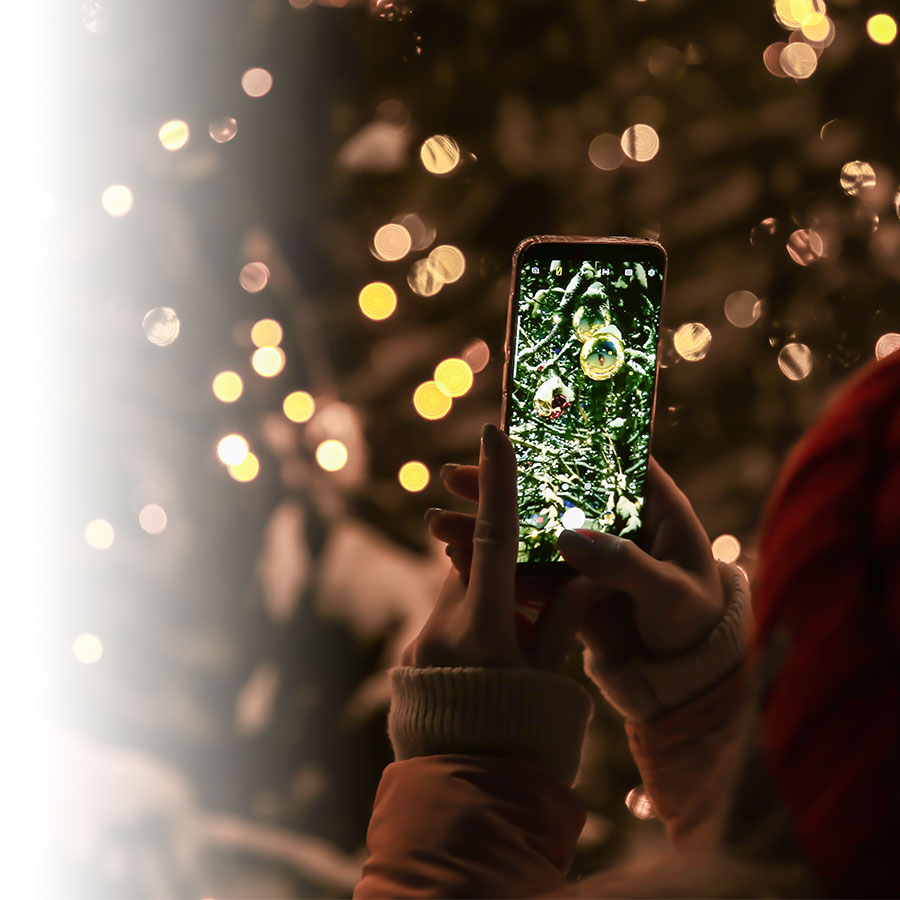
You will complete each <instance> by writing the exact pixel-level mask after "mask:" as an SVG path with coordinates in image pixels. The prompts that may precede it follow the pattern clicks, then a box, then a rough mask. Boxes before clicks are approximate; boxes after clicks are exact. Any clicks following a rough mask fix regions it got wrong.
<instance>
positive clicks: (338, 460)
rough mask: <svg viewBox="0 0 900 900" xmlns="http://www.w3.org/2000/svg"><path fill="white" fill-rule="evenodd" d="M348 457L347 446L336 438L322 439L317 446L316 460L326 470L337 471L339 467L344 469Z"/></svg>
mask: <svg viewBox="0 0 900 900" xmlns="http://www.w3.org/2000/svg"><path fill="white" fill-rule="evenodd" d="M348 458H349V455H348V453H347V448H346V447H345V446H344V444H343V443H341V441H338V440H335V439H334V438H329V439H328V440H327V441H322V443H321V444H319V446H318V447H316V462H317V463H318V464H319V465H320V466H321V467H322V468H323V469H324V470H325V471H326V472H337V471H338V469H343V468H344V466H345V465H347V459H348Z"/></svg>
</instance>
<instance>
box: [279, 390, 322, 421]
mask: <svg viewBox="0 0 900 900" xmlns="http://www.w3.org/2000/svg"><path fill="white" fill-rule="evenodd" d="M282 409H283V410H284V414H285V415H286V416H287V417H288V418H289V419H290V420H291V421H292V422H308V421H309V420H310V419H311V418H312V417H313V413H314V412H315V411H316V401H315V400H314V399H313V396H312V394H310V393H308V392H307V391H292V392H291V393H290V394H288V395H287V397H285V398H284V403H283V404H282Z"/></svg>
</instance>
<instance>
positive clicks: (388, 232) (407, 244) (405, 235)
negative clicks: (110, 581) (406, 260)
mask: <svg viewBox="0 0 900 900" xmlns="http://www.w3.org/2000/svg"><path fill="white" fill-rule="evenodd" d="M411 249H412V237H411V236H410V233H409V232H408V231H407V230H406V229H405V228H404V227H403V226H402V225H400V224H399V223H397V222H389V223H388V224H387V225H382V226H381V228H379V229H378V231H376V232H375V237H373V238H372V252H373V254H374V255H375V256H376V257H377V258H378V259H380V260H382V262H396V261H397V260H398V259H403V257H404V256H406V254H407V253H409V251H410V250H411Z"/></svg>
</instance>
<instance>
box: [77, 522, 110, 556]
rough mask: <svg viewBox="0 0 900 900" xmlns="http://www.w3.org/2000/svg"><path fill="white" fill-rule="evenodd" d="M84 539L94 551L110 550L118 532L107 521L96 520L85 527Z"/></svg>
mask: <svg viewBox="0 0 900 900" xmlns="http://www.w3.org/2000/svg"><path fill="white" fill-rule="evenodd" d="M84 539H85V540H86V541H87V542H88V546H89V547H92V548H93V549H94V550H109V548H110V547H112V545H113V541H115V539H116V532H115V530H114V529H113V527H112V525H111V524H110V523H109V522H107V521H106V519H94V520H93V521H91V522H88V524H87V526H86V527H85V529H84Z"/></svg>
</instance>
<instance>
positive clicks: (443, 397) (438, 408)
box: [413, 381, 453, 420]
mask: <svg viewBox="0 0 900 900" xmlns="http://www.w3.org/2000/svg"><path fill="white" fill-rule="evenodd" d="M452 405H453V400H452V398H451V397H450V395H449V394H448V393H447V392H446V391H445V390H443V388H441V386H440V385H439V384H438V383H437V382H436V381H423V382H422V384H420V385H419V386H418V387H417V388H416V389H415V391H414V392H413V407H414V408H415V410H416V412H417V413H418V414H419V415H420V416H421V417H422V418H423V419H432V420H433V419H442V418H443V417H444V416H446V415H447V413H448V412H450V407H451V406H452Z"/></svg>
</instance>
